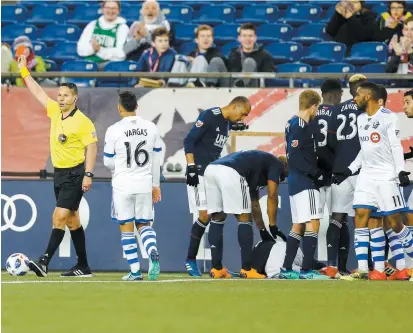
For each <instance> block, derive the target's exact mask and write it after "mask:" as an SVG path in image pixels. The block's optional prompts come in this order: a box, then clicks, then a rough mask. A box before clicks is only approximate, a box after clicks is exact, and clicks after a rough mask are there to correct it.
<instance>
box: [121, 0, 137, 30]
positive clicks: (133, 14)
mask: <svg viewBox="0 0 413 333" xmlns="http://www.w3.org/2000/svg"><path fill="white" fill-rule="evenodd" d="M124 4H125V2H122V3H121V11H120V16H122V17H123V18H124V19H125V20H126V21H127V24H128V25H129V26H130V25H132V23H133V22H135V21H139V16H140V10H141V8H142V5H128V6H127V7H126V8H125V6H124Z"/></svg>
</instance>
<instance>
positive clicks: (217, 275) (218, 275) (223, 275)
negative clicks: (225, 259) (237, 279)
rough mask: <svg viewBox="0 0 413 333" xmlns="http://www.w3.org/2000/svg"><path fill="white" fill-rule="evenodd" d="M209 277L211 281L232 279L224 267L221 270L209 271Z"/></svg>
mask: <svg viewBox="0 0 413 333" xmlns="http://www.w3.org/2000/svg"><path fill="white" fill-rule="evenodd" d="M209 276H210V277H212V278H213V279H230V278H231V277H232V276H231V274H229V273H228V271H227V268H226V267H222V269H215V268H213V269H211V271H210V272H209Z"/></svg>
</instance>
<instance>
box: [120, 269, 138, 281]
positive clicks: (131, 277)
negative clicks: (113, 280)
mask: <svg viewBox="0 0 413 333" xmlns="http://www.w3.org/2000/svg"><path fill="white" fill-rule="evenodd" d="M142 280H143V277H142V273H141V271H137V272H136V273H132V272H129V273H128V274H127V275H125V276H124V277H123V278H122V281H142Z"/></svg>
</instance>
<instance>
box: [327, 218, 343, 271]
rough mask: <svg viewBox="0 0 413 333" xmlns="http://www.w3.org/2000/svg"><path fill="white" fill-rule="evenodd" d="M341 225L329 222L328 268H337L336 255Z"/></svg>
mask: <svg viewBox="0 0 413 333" xmlns="http://www.w3.org/2000/svg"><path fill="white" fill-rule="evenodd" d="M341 227H342V224H341V223H340V222H338V221H336V220H331V221H330V224H329V225H328V229H327V259H328V266H333V267H337V255H338V248H339V245H340V230H341Z"/></svg>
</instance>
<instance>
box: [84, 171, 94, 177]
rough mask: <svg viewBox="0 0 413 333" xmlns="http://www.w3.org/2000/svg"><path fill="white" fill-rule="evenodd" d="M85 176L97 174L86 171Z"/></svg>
mask: <svg viewBox="0 0 413 333" xmlns="http://www.w3.org/2000/svg"><path fill="white" fill-rule="evenodd" d="M85 176H86V177H90V178H93V177H94V176H95V175H94V174H93V173H91V172H85Z"/></svg>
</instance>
